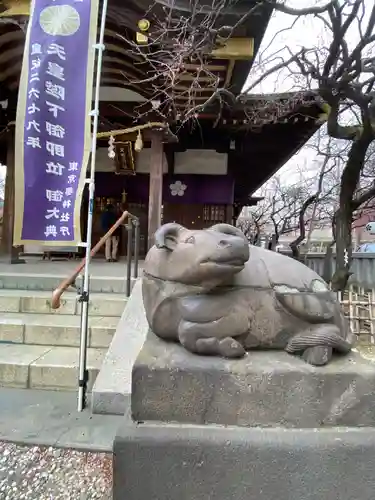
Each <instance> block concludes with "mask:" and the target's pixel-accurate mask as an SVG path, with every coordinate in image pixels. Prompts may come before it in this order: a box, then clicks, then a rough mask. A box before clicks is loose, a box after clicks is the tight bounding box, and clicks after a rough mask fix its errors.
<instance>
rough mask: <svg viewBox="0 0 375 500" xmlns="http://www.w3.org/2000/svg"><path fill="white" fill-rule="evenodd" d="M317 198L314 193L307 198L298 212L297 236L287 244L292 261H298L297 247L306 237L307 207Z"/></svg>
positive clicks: (298, 252) (298, 251)
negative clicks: (290, 251)
mask: <svg viewBox="0 0 375 500" xmlns="http://www.w3.org/2000/svg"><path fill="white" fill-rule="evenodd" d="M317 197H318V193H315V194H313V195H312V196H310V197H309V198H307V200H306V201H305V202H304V204H303V205H302V207H301V210H300V212H299V216H298V226H299V236H298V237H297V238H296V239H295V240H293V241H292V242H291V243H290V244H289V246H290V249H291V250H292V257H293V259H296V260H300V250H299V245H300V243H302V241H303V240H304V239H305V236H306V228H305V213H306V210H307V209H308V207H309V206H310V205H311V203H313V202H314V201H315V200H316V199H317Z"/></svg>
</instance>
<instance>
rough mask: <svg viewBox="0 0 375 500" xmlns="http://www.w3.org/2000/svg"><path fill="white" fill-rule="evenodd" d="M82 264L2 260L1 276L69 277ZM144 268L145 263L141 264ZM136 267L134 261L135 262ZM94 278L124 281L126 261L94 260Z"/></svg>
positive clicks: (92, 271) (33, 260)
mask: <svg viewBox="0 0 375 500" xmlns="http://www.w3.org/2000/svg"><path fill="white" fill-rule="evenodd" d="M79 263H80V260H71V261H66V260H65V261H64V260H62V261H46V260H42V259H41V258H39V257H29V258H27V262H26V264H9V263H8V262H6V261H4V259H0V276H1V274H8V273H12V274H13V273H15V274H39V275H40V274H44V275H50V276H61V277H66V276H68V275H69V274H70V273H71V272H72V271H74V269H76V267H77V266H78V264H79ZM139 264H140V267H142V264H143V261H140V262H139ZM133 266H134V261H133ZM90 269H91V276H92V277H98V278H100V277H114V278H119V279H123V277H125V275H126V260H125V259H124V260H120V261H119V262H106V261H105V260H104V259H99V258H98V259H93V260H92V262H91V268H90Z"/></svg>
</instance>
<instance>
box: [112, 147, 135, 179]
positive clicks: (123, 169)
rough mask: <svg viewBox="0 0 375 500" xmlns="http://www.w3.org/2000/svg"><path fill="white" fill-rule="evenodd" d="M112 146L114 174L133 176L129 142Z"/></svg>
mask: <svg viewBox="0 0 375 500" xmlns="http://www.w3.org/2000/svg"><path fill="white" fill-rule="evenodd" d="M114 146H115V154H116V156H115V158H114V162H115V173H116V174H117V175H135V161H134V155H133V143H132V142H131V141H126V142H116V143H115V144H114Z"/></svg>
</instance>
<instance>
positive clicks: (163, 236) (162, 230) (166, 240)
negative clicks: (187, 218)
mask: <svg viewBox="0 0 375 500" xmlns="http://www.w3.org/2000/svg"><path fill="white" fill-rule="evenodd" d="M182 229H184V227H183V226H181V225H180V224H177V223H176V222H169V223H168V224H164V225H163V226H161V227H159V229H158V230H157V231H156V233H155V237H154V238H155V245H156V248H166V249H167V250H169V251H171V252H172V251H173V250H174V249H175V248H176V245H177V243H178V233H179V232H180V231H181V230H182Z"/></svg>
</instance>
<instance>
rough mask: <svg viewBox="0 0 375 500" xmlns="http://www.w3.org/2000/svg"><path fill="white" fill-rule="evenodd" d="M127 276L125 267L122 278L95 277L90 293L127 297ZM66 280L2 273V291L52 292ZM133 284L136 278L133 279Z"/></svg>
mask: <svg viewBox="0 0 375 500" xmlns="http://www.w3.org/2000/svg"><path fill="white" fill-rule="evenodd" d="M125 276H126V269H125V267H124V270H123V275H122V276H94V277H92V278H91V279H90V291H91V292H99V293H118V294H121V295H125V292H126V278H125ZM65 278H66V276H63V275H51V274H39V273H38V274H33V273H10V272H1V275H0V289H6V290H44V291H52V290H55V288H57V287H58V285H59V284H60V283H61V281H62V280H63V279H65ZM133 282H134V278H132V283H133ZM76 284H77V286H81V284H82V279H81V278H78V279H77V283H76Z"/></svg>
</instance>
